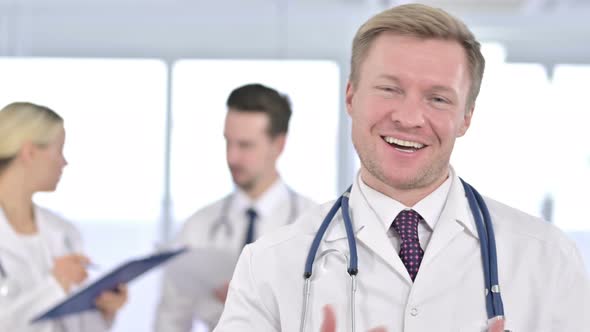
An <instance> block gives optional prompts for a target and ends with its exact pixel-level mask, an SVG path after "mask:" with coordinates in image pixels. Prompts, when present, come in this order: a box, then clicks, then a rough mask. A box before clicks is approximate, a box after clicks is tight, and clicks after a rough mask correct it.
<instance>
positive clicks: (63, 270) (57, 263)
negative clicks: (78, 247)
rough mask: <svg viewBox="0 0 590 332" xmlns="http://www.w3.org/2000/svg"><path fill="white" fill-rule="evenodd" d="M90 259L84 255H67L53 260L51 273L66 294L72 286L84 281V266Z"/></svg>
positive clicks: (86, 274) (85, 275)
mask: <svg viewBox="0 0 590 332" xmlns="http://www.w3.org/2000/svg"><path fill="white" fill-rule="evenodd" d="M89 263H90V259H88V257H86V256H84V255H79V254H69V255H64V256H60V257H57V258H55V260H54V262H53V270H52V271H51V273H52V274H53V276H54V277H55V279H56V280H57V282H59V284H60V285H61V287H62V288H63V289H64V291H65V292H66V293H67V292H69V291H70V288H71V287H72V286H74V285H78V284H80V283H81V282H82V281H84V280H86V277H88V273H86V265H88V264H89Z"/></svg>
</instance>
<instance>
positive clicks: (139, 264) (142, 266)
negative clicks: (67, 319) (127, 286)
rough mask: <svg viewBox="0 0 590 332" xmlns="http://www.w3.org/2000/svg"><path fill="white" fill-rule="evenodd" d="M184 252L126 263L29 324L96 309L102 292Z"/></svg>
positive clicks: (175, 251) (153, 256)
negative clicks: (97, 300) (96, 302)
mask: <svg viewBox="0 0 590 332" xmlns="http://www.w3.org/2000/svg"><path fill="white" fill-rule="evenodd" d="M186 250H187V248H181V249H177V250H172V251H165V252H160V253H157V254H155V255H150V256H147V257H144V258H139V259H134V260H131V261H128V262H127V263H125V264H123V265H121V266H119V267H117V268H116V269H114V270H113V271H111V272H109V273H108V274H106V275H105V276H103V277H101V278H99V279H97V280H96V281H94V282H93V283H91V284H90V285H88V286H86V287H84V288H82V289H81V290H80V291H78V292H76V293H74V294H73V295H71V296H69V297H67V298H66V299H65V300H63V301H62V302H60V303H58V304H57V305H55V306H53V307H52V308H50V309H49V310H47V311H46V312H44V313H43V314H41V315H39V316H38V317H36V318H34V319H33V320H32V321H31V323H35V322H38V321H42V320H46V319H56V318H60V317H62V316H66V315H71V314H75V313H79V312H82V311H86V310H92V309H96V306H95V305H94V301H95V300H96V298H97V297H98V296H99V295H100V294H101V293H102V292H104V291H108V290H113V289H116V288H117V286H118V285H120V284H123V283H129V282H130V281H132V280H133V279H135V278H137V277H138V276H140V275H142V274H143V273H145V272H146V271H148V270H150V269H152V268H154V267H156V266H158V265H160V264H162V263H164V262H165V261H167V260H169V259H170V258H172V257H174V256H176V255H179V254H181V253H184V252H185V251H186Z"/></svg>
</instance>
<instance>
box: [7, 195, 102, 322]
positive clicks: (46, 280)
mask: <svg viewBox="0 0 590 332" xmlns="http://www.w3.org/2000/svg"><path fill="white" fill-rule="evenodd" d="M35 221H36V223H37V227H38V230H39V235H40V236H41V241H42V243H43V246H44V247H45V248H46V250H47V258H48V260H51V258H52V257H58V256H62V255H65V254H69V253H71V252H72V251H74V252H78V253H80V252H82V242H81V238H80V234H79V233H78V231H77V230H76V229H75V228H74V227H73V225H71V224H70V223H68V222H66V221H65V220H63V219H62V218H60V217H58V216H57V215H55V214H54V213H52V212H50V211H48V210H46V209H43V208H40V207H38V206H35ZM0 264H2V267H3V268H4V270H5V271H6V274H7V278H8V280H9V282H10V284H11V285H12V286H11V287H13V288H11V289H13V290H14V289H17V291H16V292H15V293H14V295H13V296H11V297H9V298H4V299H0V331H3V332H4V331H10V332H57V331H59V332H65V331H67V332H90V331H93V332H94V331H106V330H107V329H108V327H107V325H108V324H107V322H105V321H104V319H103V318H102V316H101V315H100V314H99V313H98V312H87V313H82V314H76V315H73V316H70V317H68V318H65V319H62V320H59V321H44V322H39V323H35V324H30V323H29V322H30V321H31V319H32V318H34V317H36V316H37V315H39V314H41V313H42V312H43V311H45V310H47V309H48V308H50V307H51V306H52V305H54V304H56V303H58V302H59V301H61V300H63V299H64V298H65V297H66V296H67V295H66V294H65V292H64V290H63V288H62V287H61V286H60V285H59V283H58V281H57V280H56V279H55V277H53V275H52V274H51V271H47V270H46V269H45V268H44V267H43V268H42V267H40V266H36V265H35V264H34V262H33V261H32V260H31V259H30V258H29V257H28V255H27V253H26V251H25V250H24V247H23V245H22V243H21V241H19V238H18V237H17V234H16V233H15V232H14V230H13V229H12V227H11V226H10V225H9V224H8V221H7V220H6V216H5V215H4V213H3V212H2V210H1V209H0ZM15 286H16V288H14V287H15ZM64 330H65V331H64Z"/></svg>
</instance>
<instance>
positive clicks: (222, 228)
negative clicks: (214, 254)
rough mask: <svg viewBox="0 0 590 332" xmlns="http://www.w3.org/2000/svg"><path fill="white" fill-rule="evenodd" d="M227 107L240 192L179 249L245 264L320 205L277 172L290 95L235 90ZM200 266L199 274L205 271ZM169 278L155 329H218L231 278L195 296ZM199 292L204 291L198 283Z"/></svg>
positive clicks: (203, 218) (201, 219)
mask: <svg viewBox="0 0 590 332" xmlns="http://www.w3.org/2000/svg"><path fill="white" fill-rule="evenodd" d="M227 107H228V112H227V115H226V118H225V128H224V136H225V140H226V149H227V150H226V156H227V164H228V166H229V170H230V172H231V176H232V179H233V182H234V183H235V185H236V190H235V191H234V192H233V193H231V194H229V195H228V196H226V197H224V198H222V199H220V200H218V201H217V202H214V203H212V204H211V205H209V206H207V207H205V208H203V209H201V210H199V211H197V212H196V213H195V214H194V215H193V216H191V217H190V218H189V220H188V221H187V222H186V223H185V225H184V227H183V229H182V230H181V232H180V234H179V236H178V239H177V243H178V244H181V245H188V246H189V247H193V248H194V247H198V248H223V249H227V250H228V251H229V252H231V253H232V254H233V255H234V258H235V260H237V257H238V255H239V254H240V252H241V250H242V248H243V247H244V245H245V244H247V243H251V242H253V241H254V240H255V239H256V238H257V237H258V236H259V235H260V234H263V233H266V232H268V231H271V230H274V229H276V228H278V227H280V226H283V225H286V224H289V223H291V222H293V221H294V220H295V219H296V217H297V216H298V215H299V214H301V213H302V212H304V211H305V210H306V209H308V208H311V207H314V206H315V204H314V203H312V202H311V201H310V200H309V199H307V198H305V197H303V196H301V195H299V194H297V193H296V192H294V191H293V189H291V188H290V187H288V186H287V185H286V184H285V182H283V180H282V179H281V177H280V176H279V173H278V171H277V168H276V163H277V159H278V158H279V156H280V155H281V153H282V152H283V148H284V146H285V142H286V139H287V131H288V126H289V119H290V117H291V105H290V101H289V99H288V97H287V96H285V95H282V94H280V93H279V92H277V91H276V90H274V89H271V88H269V87H266V86H264V85H261V84H248V85H244V86H241V87H239V88H237V89H235V90H234V91H232V92H231V94H230V95H229V97H228V99H227ZM235 260H234V262H235ZM196 264H197V263H195V268H199V266H198V265H196ZM232 267H233V266H232ZM168 272H169V273H167V274H166V275H165V277H164V282H163V287H162V298H161V301H160V304H159V307H158V311H157V314H156V323H155V330H156V331H158V332H188V331H191V328H192V326H193V320H194V319H199V320H201V321H203V322H204V323H205V324H207V325H208V326H210V327H211V328H212V327H213V326H215V324H216V323H217V321H218V319H219V316H220V315H221V312H222V310H223V304H224V302H225V297H226V295H227V287H228V283H229V280H219V283H220V285H221V286H220V287H219V288H218V289H216V290H215V291H213V292H211V294H209V296H205V297H200V298H195V297H194V296H192V294H187V292H186V291H183V289H182V285H180V284H178V283H177V282H175V280H176V279H175V278H173V276H171V275H170V274H171V273H172V272H170V270H169V271H168ZM199 286H202V285H195V287H199Z"/></svg>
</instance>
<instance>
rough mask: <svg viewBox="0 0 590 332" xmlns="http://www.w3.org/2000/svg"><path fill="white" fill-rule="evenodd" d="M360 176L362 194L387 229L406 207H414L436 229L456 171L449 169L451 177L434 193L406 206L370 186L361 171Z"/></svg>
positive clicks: (431, 227) (429, 225)
mask: <svg viewBox="0 0 590 332" xmlns="http://www.w3.org/2000/svg"><path fill="white" fill-rule="evenodd" d="M357 176H358V183H359V187H360V192H361V194H362V195H363V196H364V197H365V200H366V201H367V203H368V205H369V207H370V208H371V209H372V210H373V211H374V212H375V214H376V215H377V216H378V218H379V221H380V222H381V223H382V224H383V227H384V229H385V230H386V231H387V230H389V227H390V226H391V223H392V222H393V220H394V219H395V217H396V216H397V215H398V214H399V213H400V212H401V211H402V210H404V209H413V210H414V211H416V212H418V213H419V214H420V216H422V218H423V219H424V221H425V222H426V224H427V225H428V227H430V229H431V230H434V228H435V226H436V223H437V222H438V219H439V217H440V214H441V212H442V210H443V208H444V206H445V203H446V201H447V197H448V195H449V190H450V188H451V183H452V179H453V177H454V172H453V170H452V169H450V171H449V177H448V178H447V179H446V180H445V181H444V182H443V183H442V184H441V185H440V186H439V187H438V188H436V190H434V191H433V192H432V193H430V194H429V195H428V196H426V197H424V198H423V199H422V200H420V201H419V202H418V203H416V204H415V205H414V206H413V207H412V206H405V205H404V204H402V203H401V202H399V201H397V200H395V199H393V198H391V197H389V196H387V195H384V194H382V193H380V192H378V191H377V190H375V189H373V188H371V187H369V186H368V185H367V184H366V183H365V182H364V181H363V180H362V178H361V176H360V172H359V174H358V175H357Z"/></svg>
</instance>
